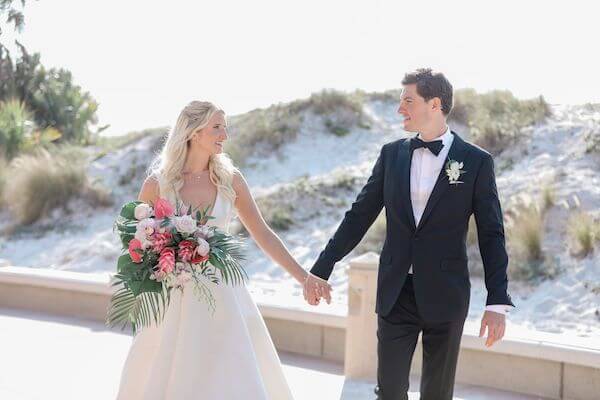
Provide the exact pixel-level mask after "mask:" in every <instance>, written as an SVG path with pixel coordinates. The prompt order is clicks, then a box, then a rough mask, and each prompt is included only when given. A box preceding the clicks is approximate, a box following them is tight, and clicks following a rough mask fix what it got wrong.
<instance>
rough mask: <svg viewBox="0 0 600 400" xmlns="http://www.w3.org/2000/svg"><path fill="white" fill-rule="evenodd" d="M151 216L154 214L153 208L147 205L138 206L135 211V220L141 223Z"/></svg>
mask: <svg viewBox="0 0 600 400" xmlns="http://www.w3.org/2000/svg"><path fill="white" fill-rule="evenodd" d="M151 214H152V208H151V207H150V206H149V205H148V204H146V203H141V204H138V205H137V206H135V209H134V210H133V215H134V216H135V219H137V220H138V221H141V220H142V219H145V218H148V217H150V215H151Z"/></svg>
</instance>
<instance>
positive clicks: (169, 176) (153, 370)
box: [117, 101, 331, 400]
mask: <svg viewBox="0 0 600 400" xmlns="http://www.w3.org/2000/svg"><path fill="white" fill-rule="evenodd" d="M227 139H228V133H227V124H226V121H225V113H224V112H223V111H222V110H220V109H218V108H217V107H215V106H214V105H213V104H211V103H209V102H200V101H192V102H191V103H189V104H188V105H187V106H186V107H185V108H184V109H183V110H182V111H181V113H180V115H179V118H178V119H177V123H176V125H175V128H174V129H172V130H171V132H170V133H169V135H168V137H167V140H166V142H165V144H164V147H163V149H162V152H161V154H160V156H159V157H158V158H157V159H156V160H155V161H154V163H153V165H152V168H151V174H150V175H149V176H148V178H146V180H145V181H144V183H143V186H142V188H141V191H140V194H139V196H138V199H139V200H140V201H143V202H146V203H149V202H154V201H155V200H156V199H157V198H158V197H162V198H166V199H168V200H170V201H171V202H172V204H175V199H178V201H179V202H180V203H181V202H183V206H182V207H185V208H187V207H189V206H192V207H193V208H199V209H205V208H206V207H210V211H209V214H210V215H211V216H212V217H214V218H213V219H210V220H209V221H208V224H209V225H214V226H217V227H219V228H221V229H223V230H225V231H228V228H229V223H230V221H231V219H232V218H233V216H234V213H235V212H237V214H238V216H239V218H240V220H241V222H242V223H243V224H244V226H245V227H246V229H247V231H248V232H249V233H250V235H251V236H252V238H253V239H254V240H255V241H256V243H257V244H258V245H259V247H260V248H261V249H262V250H263V251H264V252H265V253H266V254H267V255H268V256H270V257H271V258H272V259H273V260H274V261H275V262H276V263H277V264H279V265H280V266H282V267H283V268H284V269H285V270H287V272H289V273H290V274H291V275H292V276H293V277H294V278H295V279H296V280H297V281H298V282H300V283H301V284H302V285H303V287H304V284H305V282H306V277H307V275H308V273H307V272H306V271H305V270H304V269H303V268H302V267H301V266H300V265H299V264H298V263H297V262H296V260H294V258H293V257H292V256H291V255H290V253H289V252H288V250H287V249H286V247H285V245H284V244H283V243H282V242H281V240H280V239H279V237H277V235H276V234H275V233H273V231H272V230H271V229H270V228H269V227H268V226H267V224H266V223H265V221H264V219H263V218H262V216H261V214H260V211H259V210H258V207H257V206H256V203H255V202H254V199H253V198H252V195H251V194H250V190H249V189H248V184H247V183H246V181H245V179H244V177H243V176H242V174H241V173H240V171H239V170H238V169H237V168H235V167H234V166H233V164H232V162H231V160H230V159H229V158H228V157H227V156H226V155H225V154H223V142H224V141H226V140H227ZM309 281H310V280H309ZM188 285H191V283H189V284H188ZM210 285H211V286H210V288H211V291H212V294H213V296H214V298H215V305H216V310H215V311H214V314H213V313H211V311H210V310H209V308H208V306H207V305H206V304H205V303H203V302H201V301H199V300H198V299H197V297H196V296H195V295H194V293H193V290H192V288H191V287H187V288H185V290H184V291H183V293H181V292H180V291H179V290H174V291H172V294H171V302H170V304H169V307H168V309H167V310H166V312H165V316H164V320H163V321H162V323H161V324H160V325H158V326H156V325H152V326H150V327H146V328H143V329H142V330H141V331H139V332H138V333H137V334H136V335H135V337H134V338H133V341H132V344H131V348H130V350H129V353H128V356H127V359H126V361H125V365H124V367H123V370H122V373H121V382H120V385H119V393H118V396H117V399H118V400H191V399H202V400H237V399H251V400H286V399H292V395H291V393H290V390H289V387H288V385H287V382H286V380H285V377H284V375H283V371H282V367H281V363H280V360H279V357H278V355H277V352H276V350H275V347H274V345H273V342H272V340H271V337H270V336H269V333H268V331H267V328H266V326H265V323H264V321H263V319H262V317H261V315H260V313H259V310H258V308H257V306H256V304H255V303H254V301H253V300H252V297H251V296H250V294H249V292H248V290H247V288H246V286H245V285H244V284H241V285H238V286H230V285H225V284H220V285H214V284H210ZM320 285H321V286H320V288H321V293H322V294H323V296H322V297H324V298H325V299H326V300H327V302H329V301H330V296H329V291H330V290H331V287H330V286H329V285H328V284H327V283H326V282H321V283H320ZM304 289H305V294H306V287H304Z"/></svg>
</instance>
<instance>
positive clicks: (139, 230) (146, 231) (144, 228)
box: [134, 218, 156, 249]
mask: <svg viewBox="0 0 600 400" xmlns="http://www.w3.org/2000/svg"><path fill="white" fill-rule="evenodd" d="M155 229H156V223H155V221H154V219H152V218H146V219H143V220H141V221H140V222H138V223H137V225H136V227H135V235H134V236H135V238H136V239H138V240H139V241H140V242H142V247H143V248H144V249H147V248H148V247H149V246H150V245H151V242H150V240H149V239H148V238H149V237H150V235H152V234H153V233H154V231H155Z"/></svg>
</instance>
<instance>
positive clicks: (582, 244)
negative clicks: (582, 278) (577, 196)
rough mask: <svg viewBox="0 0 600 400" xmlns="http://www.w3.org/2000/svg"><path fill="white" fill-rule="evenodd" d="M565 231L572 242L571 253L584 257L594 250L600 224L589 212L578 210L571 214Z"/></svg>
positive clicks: (599, 232)
mask: <svg viewBox="0 0 600 400" xmlns="http://www.w3.org/2000/svg"><path fill="white" fill-rule="evenodd" d="M567 231H568V233H569V237H570V238H571V241H572V242H573V243H574V246H573V248H572V251H571V254H573V255H575V256H579V257H586V256H587V255H589V254H591V253H592V252H593V251H594V242H595V241H596V240H599V239H600V236H599V235H600V225H599V223H598V221H595V220H594V219H593V218H592V217H591V216H590V214H589V213H587V212H585V211H578V212H576V213H575V214H573V215H571V217H570V218H569V221H568V224H567Z"/></svg>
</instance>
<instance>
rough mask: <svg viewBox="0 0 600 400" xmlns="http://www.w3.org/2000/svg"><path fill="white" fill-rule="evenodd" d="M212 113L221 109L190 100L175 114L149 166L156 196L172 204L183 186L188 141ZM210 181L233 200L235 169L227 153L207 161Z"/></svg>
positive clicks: (204, 124) (206, 102) (203, 102)
mask: <svg viewBox="0 0 600 400" xmlns="http://www.w3.org/2000/svg"><path fill="white" fill-rule="evenodd" d="M216 113H222V114H225V112H224V111H223V110H221V109H220V108H218V107H216V106H215V105H214V104H212V103H210V102H208V101H195V100H194V101H192V102H190V103H189V104H188V105H187V106H185V108H184V109H183V110H182V111H181V113H180V114H179V118H177V123H176V124H175V127H174V128H173V129H171V131H170V132H169V134H168V136H167V139H166V141H165V144H164V146H163V148H162V150H161V152H160V154H159V155H158V157H157V158H156V159H155V160H154V161H153V163H152V165H151V167H150V176H154V177H155V178H156V179H157V180H158V184H159V188H160V196H161V197H163V198H166V199H168V200H169V201H171V202H172V203H173V204H175V199H178V200H180V199H179V196H178V194H179V191H180V190H181V188H182V187H183V173H182V172H183V167H184V165H185V160H186V159H187V154H188V151H189V147H188V142H189V140H190V139H191V138H192V136H193V133H194V131H196V130H197V129H202V128H204V127H205V126H206V125H208V121H209V120H210V119H211V118H212V117H213V115H215V114H216ZM208 171H209V176H210V180H211V182H212V183H213V184H214V185H215V186H217V190H220V192H221V193H222V194H223V195H225V197H226V198H228V199H229V200H230V201H231V202H234V201H235V198H236V194H235V191H234V190H233V176H234V174H235V172H236V171H237V168H236V167H235V166H234V165H233V162H232V161H231V159H230V158H229V156H227V154H224V153H221V154H213V155H211V156H210V158H209V161H208Z"/></svg>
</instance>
